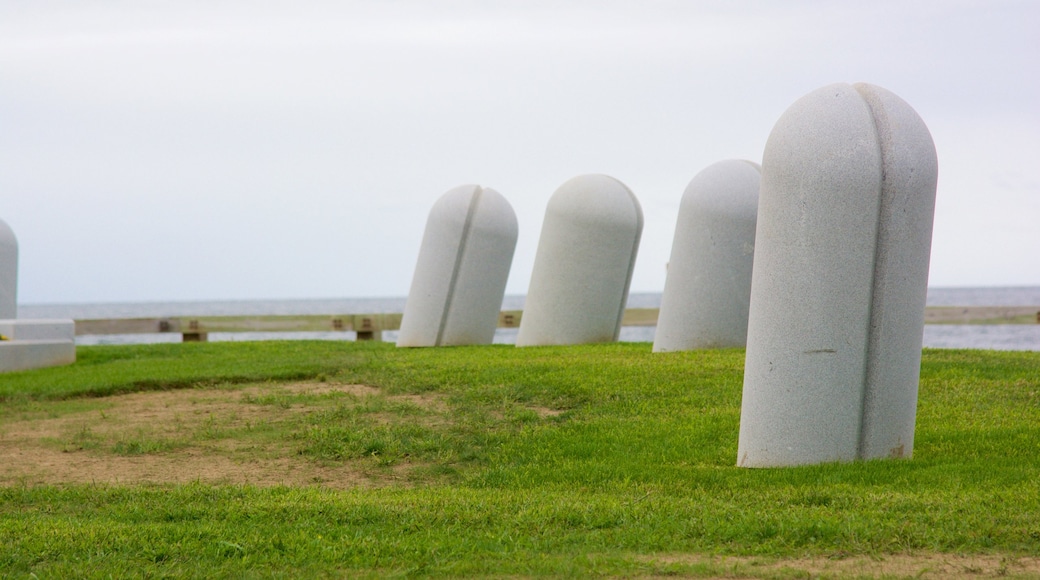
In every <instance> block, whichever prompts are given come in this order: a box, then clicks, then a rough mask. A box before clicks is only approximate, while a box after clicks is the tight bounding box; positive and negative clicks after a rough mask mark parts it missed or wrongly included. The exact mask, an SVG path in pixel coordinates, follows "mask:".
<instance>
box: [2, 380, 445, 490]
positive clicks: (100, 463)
mask: <svg viewBox="0 0 1040 580" xmlns="http://www.w3.org/2000/svg"><path fill="white" fill-rule="evenodd" d="M334 392H340V393H345V394H349V395H354V396H357V397H364V396H375V395H379V393H380V391H379V389H376V388H373V387H369V386H365V385H338V384H328V383H315V384H311V383H300V384H290V385H255V386H250V387H245V388H240V389H230V390H228V389H188V390H180V391H163V392H146V393H134V394H128V395H119V396H113V397H108V398H106V399H105V402H106V405H104V407H103V408H100V409H98V408H93V409H89V410H83V411H75V410H73V411H70V412H65V413H62V414H60V415H59V416H56V417H49V418H23V419H19V418H8V419H7V420H4V421H3V424H0V485H11V484H16V483H22V484H28V485H37V484H62V483H113V484H138V483H186V482H191V481H201V482H206V483H231V484H252V485H261V486H274V485H293V486H300V485H320V486H327V487H334V488H352V487H368V486H379V485H387V484H390V483H392V482H393V481H395V480H397V478H398V477H399V475H398V474H399V473H400V470H399V469H398V470H393V471H389V472H387V471H386V470H381V471H377V470H373V469H372V468H371V467H370V466H367V465H365V464H362V463H361V462H341V463H336V464H332V465H329V464H322V463H321V462H317V461H314V460H312V459H309V458H306V457H303V456H301V455H300V454H299V453H298V452H297V450H296V449H295V448H293V446H292V445H291V444H289V443H287V442H285V441H284V439H283V440H279V439H277V438H275V439H271V438H267V439H265V438H264V437H262V436H258V437H255V438H251V437H248V436H246V437H243V436H242V434H243V433H245V434H247V435H248V434H249V433H251V430H256V431H261V430H263V429H264V428H265V427H266V426H269V425H270V424H272V423H277V422H279V421H282V420H285V419H286V418H287V417H288V416H290V415H295V414H298V413H300V412H301V411H303V410H306V409H305V405H302V404H284V405H283V404H256V401H262V400H265V399H264V398H265V397H278V396H281V395H284V394H286V393H288V394H296V395H298V394H314V395H324V394H328V393H334ZM409 402H422V399H420V400H419V401H409ZM426 403H427V404H432V403H430V402H429V401H426ZM230 432H234V433H235V434H236V435H235V436H233V437H224V436H222V433H230Z"/></svg>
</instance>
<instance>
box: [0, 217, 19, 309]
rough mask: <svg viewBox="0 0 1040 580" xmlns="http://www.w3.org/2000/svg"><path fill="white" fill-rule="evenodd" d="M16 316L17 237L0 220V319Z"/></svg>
mask: <svg viewBox="0 0 1040 580" xmlns="http://www.w3.org/2000/svg"><path fill="white" fill-rule="evenodd" d="M17 317H18V238H16V237H15V236H14V232H13V231H11V228H10V226H8V225H7V223H6V222H4V220H0V320H3V319H9V318H17Z"/></svg>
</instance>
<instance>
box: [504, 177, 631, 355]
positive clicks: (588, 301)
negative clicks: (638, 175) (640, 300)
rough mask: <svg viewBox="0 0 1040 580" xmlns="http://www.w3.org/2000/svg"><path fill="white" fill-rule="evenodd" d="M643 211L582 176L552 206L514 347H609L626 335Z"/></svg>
mask: <svg viewBox="0 0 1040 580" xmlns="http://www.w3.org/2000/svg"><path fill="white" fill-rule="evenodd" d="M642 233H643V211H642V209H641V208H640V207H639V201H638V200H637V199H636V197H635V195H633V194H632V192H631V191H630V190H629V189H628V187H626V186H625V185H624V184H623V183H621V182H620V181H618V180H616V179H614V178H613V177H608V176H606V175H582V176H578V177H575V178H573V179H570V180H569V181H567V182H566V183H564V184H563V185H561V186H560V188H559V189H557V190H556V192H555V193H554V194H553V196H552V198H550V199H549V204H548V206H547V207H546V210H545V221H544V222H543V223H542V233H541V237H540V238H539V240H538V251H537V253H536V254H535V260H534V270H533V272H532V274H531V282H530V286H529V287H528V291H527V299H526V301H525V304H524V314H523V317H522V318H521V319H520V330H519V332H518V334H517V337H516V345H517V346H535V345H563V344H582V343H591V342H611V341H615V340H617V338H618V333H619V332H620V331H621V317H622V315H623V314H624V311H625V302H626V301H627V299H628V288H629V285H630V284H631V281H632V269H633V267H634V266H635V261H636V252H637V251H638V249H639V238H640V236H641V235H642Z"/></svg>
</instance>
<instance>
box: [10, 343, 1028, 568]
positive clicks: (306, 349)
mask: <svg viewBox="0 0 1040 580" xmlns="http://www.w3.org/2000/svg"><path fill="white" fill-rule="evenodd" d="M742 367H743V351H739V350H723V351H697V352H687V353H665V354H652V353H651V352H650V345H649V344H609V345H594V346H582V347H544V348H543V347H538V348H522V349H517V348H513V347H508V346H488V347H461V348H439V349H396V348H394V347H393V346H392V345H387V344H379V343H347V342H257V343H235V342H232V343H200V344H163V345H137V346H97V347H80V348H79V350H78V362H77V363H76V364H75V365H72V366H69V367H61V368H51V369H41V370H37V371H30V372H21V373H11V374H5V375H0V401H2V402H0V441H2V437H3V436H4V435H3V434H4V424H5V423H7V424H13V422H14V421H22V422H24V421H36V420H37V418H38V420H40V421H43V420H45V419H47V418H54V417H75V416H78V415H77V414H82V415H84V416H86V415H87V414H91V413H92V414H93V415H92V416H94V415H97V416H103V415H104V409H105V408H107V407H106V405H109V404H110V403H111V402H112V401H114V400H115V399H116V398H117V397H116V396H117V395H120V394H125V393H134V392H142V391H171V390H179V391H178V392H179V393H180V392H183V393H184V395H185V396H196V397H201V396H203V395H205V394H207V393H225V394H226V393H229V392H230V393H239V392H241V393H242V394H241V395H240V396H239V398H238V399H236V400H235V401H236V402H235V403H234V404H235V405H240V406H241V407H242V409H243V411H242V412H243V413H245V412H246V411H247V410H248V411H249V412H250V413H259V414H257V415H255V416H256V417H260V419H256V420H251V421H248V422H240V423H234V424H231V423H228V424H226V425H222V424H218V423H217V422H211V423H212V424H209V425H208V426H206V425H204V424H202V423H200V425H202V426H194V427H191V428H187V427H185V428H184V429H182V430H180V431H177V430H173V429H171V430H169V431H168V432H163V433H162V434H159V432H158V431H155V430H139V431H138V432H137V435H135V437H136V439H134V440H133V441H132V442H131V441H129V440H128V439H126V436H125V435H119V436H118V437H122V439H119V438H112V437H116V436H114V435H113V436H111V437H109V436H108V435H104V434H103V433H100V432H95V433H93V434H87V435H89V436H87V435H84V434H83V433H80V434H79V437H80V438H79V439H76V438H75V437H76V435H75V434H72V435H69V436H68V437H66V438H65V439H61V438H60V437H59V438H58V440H55V442H54V443H53V444H54V445H55V446H64V447H63V449H65V451H68V452H69V453H73V454H80V455H84V454H85V455H84V456H89V457H92V458H95V459H98V460H104V459H105V458H107V457H113V458H118V457H123V458H125V457H127V456H130V457H132V458H135V460H136V458H148V457H152V456H155V457H161V456H163V455H164V454H170V453H175V452H176V450H177V449H184V448H186V447H191V446H202V447H200V448H204V447H205V446H206V445H217V444H220V445H224V446H227V445H230V444H232V443H234V444H236V447H235V449H236V452H235V453H237V454H238V455H235V456H234V457H236V458H237V459H236V460H237V461H241V462H244V463H247V464H248V462H249V461H251V460H254V459H255V457H251V456H250V453H255V454H261V453H263V454H266V455H265V457H268V456H270V455H271V454H272V453H275V452H272V451H271V450H272V449H274V450H276V452H278V453H284V454H285V456H286V457H291V458H292V459H293V460H294V461H300V462H304V463H305V464H314V465H318V466H331V467H337V466H352V468H356V470H357V472H358V473H360V474H362V476H363V477H364V478H365V484H364V485H360V484H359V485H357V486H353V487H351V486H347V488H346V489H332V488H330V487H329V486H327V485H319V484H317V483H316V484H315V485H295V486H273V487H272V486H252V485H217V484H206V483H201V482H194V483H180V484H174V483H167V484H147V485H135V484H130V485H109V484H89V483H74V484H52V485H35V484H25V483H22V484H17V483H15V484H9V485H7V486H5V487H0V577H32V575H35V576H36V577H39V578H45V577H59V578H68V577H108V576H109V575H112V576H114V577H127V576H131V577H133V576H164V575H173V576H184V575H187V576H207V577H208V576H229V577H243V576H244V577H251V576H262V577H268V576H277V577H299V576H333V577H357V576H363V577H364V576H372V577H384V576H426V575H430V576H447V577H455V576H466V575H470V576H508V577H529V576H545V575H562V576H590V575H604V576H663V575H686V576H718V575H725V574H735V575H738V576H740V577H781V578H788V577H805V572H804V571H800V569H799V568H798V566H797V565H795V564H792V565H791V567H784V566H782V565H781V566H780V567H777V566H772V565H771V564H772V563H776V562H779V563H780V564H783V562H785V561H794V560H795V559H802V558H817V559H821V558H822V559H843V558H856V557H862V556H867V557H869V558H872V559H874V560H883V559H885V558H891V557H894V556H897V555H925V556H929V555H930V556H934V555H945V554H949V555H960V556H965V555H980V556H987V557H991V558H997V559H998V560H999V561H1001V562H1004V563H1005V564H1006V563H1011V565H1010V566H1008V565H1004V567H1003V568H1002V570H1003V573H1005V574H1009V575H1011V576H1014V575H1015V574H1016V573H1018V572H1016V571H1021V570H1019V568H1016V567H1015V565H1014V563H1015V562H1016V561H1018V560H1031V559H1032V560H1035V559H1036V558H1038V557H1040V353H1035V352H1028V353H1023V352H995V351H968V350H926V351H925V353H924V357H923V362H922V371H921V384H920V396H919V405H918V418H917V431H916V441H915V446H914V456H913V459H911V460H897V461H891V460H889V461H871V462H857V463H847V464H828V465H820V466H813V467H802V468H786V469H757V470H750V469H738V468H737V467H735V461H736V447H737V433H738V428H739V419H740V391H741V384H742V376H741V374H742ZM289 383H294V384H299V383H306V384H315V385H318V384H321V385H368V386H370V387H375V389H370V390H369V391H365V392H350V391H336V390H334V389H333V390H330V391H324V390H310V391H300V390H291V389H287V388H284V385H287V384H289ZM424 401H425V402H424ZM430 401H432V402H433V403H429V404H427V403H428V402H430ZM268 411H270V412H271V413H275V414H267V415H264V414H263V413H265V412H268ZM283 411H284V412H283ZM276 412H277V413H276ZM250 416H253V415H250ZM131 443H132V445H131ZM243 449H244V451H243ZM250 450H256V451H250ZM278 450H280V451H278ZM77 456H78V455H77ZM334 487H335V486H334ZM338 487H343V486H338ZM767 564H769V565H767ZM1022 570H1026V569H1022ZM1033 570H1034V571H1035V570H1036V569H1033ZM969 571H970V570H969ZM1027 572H1028V570H1026V571H1025V572H1022V573H1023V574H1027ZM886 573H887V574H889V575H893V576H901V575H906V576H913V575H915V573H916V572H915V571H914V570H909V571H907V570H902V569H899V570H895V569H893V570H889V571H888V572H886ZM1027 575H1028V574H1027Z"/></svg>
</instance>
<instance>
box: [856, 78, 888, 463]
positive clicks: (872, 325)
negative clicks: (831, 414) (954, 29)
mask: <svg viewBox="0 0 1040 580" xmlns="http://www.w3.org/2000/svg"><path fill="white" fill-rule="evenodd" d="M853 88H854V89H855V90H856V92H857V93H859V95H860V98H862V99H863V102H864V104H866V106H867V110H868V111H870V117H871V119H872V120H873V123H872V126H873V128H874V139H875V140H876V142H877V147H878V158H879V159H880V161H881V167H879V173H880V180H879V183H878V188H879V190H880V191H878V205H877V229H876V230H875V232H874V264H873V269H872V274H871V281H870V316H868V317H867V352H866V353H865V354H866V356H865V359H864V361H865V364H864V369H863V389H862V391H861V396H860V404H859V435H858V439H857V442H856V458H857V459H865V458H866V457H865V456H866V453H865V451H866V449H865V446H866V435H867V429H868V425H867V401H868V400H869V398H870V395H871V385H873V382H874V375H875V369H874V367H875V365H874V356H875V353H876V352H877V351H878V343H879V341H880V334H881V332H880V331H881V317H882V316H881V313H882V310H883V304H882V302H883V301H884V293H885V292H884V289H883V288H880V287H879V286H878V284H879V281H881V280H882V279H883V278H884V276H882V275H879V272H878V271H879V269H881V268H883V266H884V261H885V260H884V257H883V253H884V246H885V244H884V240H882V239H881V238H882V235H883V232H884V220H885V210H886V208H887V204H886V203H885V202H886V201H887V198H888V197H889V195H888V187H887V181H886V175H885V163H886V161H887V155H886V150H885V149H886V147H885V142H884V139H883V135H882V134H881V132H882V131H883V130H884V127H879V126H878V111H877V110H875V106H874V105H875V104H877V103H876V102H875V99H874V98H873V97H874V96H875V95H873V94H871V93H870V92H869V91H868V89H867V87H866V86H865V85H863V84H859V83H857V84H855V85H853ZM881 112H882V114H883V113H884V112H883V111H881Z"/></svg>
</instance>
